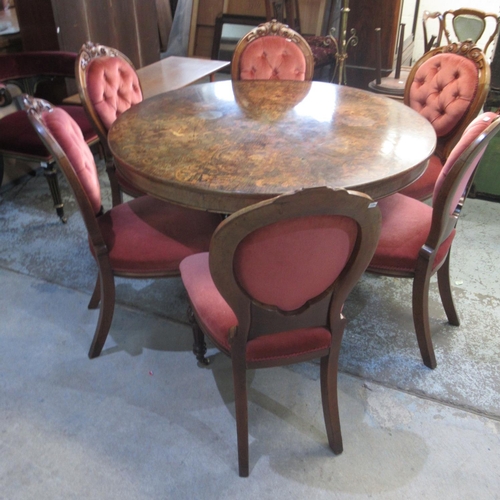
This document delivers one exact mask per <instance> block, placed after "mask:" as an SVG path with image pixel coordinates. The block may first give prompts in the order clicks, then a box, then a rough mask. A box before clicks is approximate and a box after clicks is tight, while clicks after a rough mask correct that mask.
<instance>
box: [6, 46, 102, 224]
mask: <svg viewBox="0 0 500 500" xmlns="http://www.w3.org/2000/svg"><path fill="white" fill-rule="evenodd" d="M75 60H76V54H75V53H73V52H23V53H20V54H15V53H13V54H1V55H0V82H1V83H0V108H2V107H4V109H7V107H8V109H9V112H8V113H6V114H5V115H4V116H2V117H1V118H0V184H1V182H2V178H3V172H4V161H5V159H14V160H20V161H25V162H34V163H38V164H39V165H40V166H41V167H43V168H44V175H45V178H46V180H47V183H48V185H49V189H50V193H51V195H52V200H53V202H54V208H55V209H56V212H57V215H58V216H59V217H60V219H61V220H62V221H63V222H66V217H65V215H64V204H63V201H62V198H61V193H60V191H59V182H58V180H57V171H56V170H55V169H54V165H55V159H54V157H53V156H52V154H51V153H50V152H49V151H48V150H47V148H46V147H45V146H44V145H43V143H42V141H41V140H40V139H39V137H38V136H37V134H36V132H35V130H34V129H33V127H32V126H31V125H30V122H29V120H28V117H27V116H26V113H25V112H24V111H22V109H21V108H22V104H21V103H20V101H19V97H20V96H21V94H22V93H27V94H30V95H36V96H40V97H42V96H43V97H46V98H51V99H56V98H58V99H59V98H60V99H61V100H62V98H63V97H65V96H66V95H67V89H66V79H67V78H70V79H72V80H74V78H75ZM15 94H18V95H17V96H16V95H15ZM63 108H64V109H65V110H66V111H67V112H68V113H69V114H70V115H71V116H72V117H73V119H74V120H75V121H76V122H77V123H78V125H79V127H80V128H81V129H82V132H83V136H84V138H85V141H86V142H87V143H88V144H89V145H94V144H97V143H98V142H99V138H98V136H97V134H96V132H95V130H94V128H93V127H92V125H91V123H90V122H89V120H88V119H87V116H86V114H85V111H84V110H83V108H82V107H81V106H63ZM0 110H1V109H0Z"/></svg>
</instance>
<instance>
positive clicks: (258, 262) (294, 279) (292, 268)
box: [234, 215, 358, 311]
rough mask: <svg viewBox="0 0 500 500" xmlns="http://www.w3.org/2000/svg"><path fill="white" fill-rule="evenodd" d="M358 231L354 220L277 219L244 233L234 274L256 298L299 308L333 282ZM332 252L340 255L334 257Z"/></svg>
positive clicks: (321, 217) (332, 217)
mask: <svg viewBox="0 0 500 500" xmlns="http://www.w3.org/2000/svg"><path fill="white" fill-rule="evenodd" d="M357 236H358V226H357V224H356V222H355V221H354V220H353V219H349V218H347V217H343V216H338V215H330V216H326V215H319V216H309V217H301V218H297V219H289V220H286V221H283V222H276V223H274V224H271V225H269V226H265V227H263V228H261V229H257V230H256V231H255V232H253V233H252V234H250V235H248V236H247V237H246V238H244V239H243V240H242V241H241V243H240V244H239V245H238V247H237V249H236V252H235V257H234V274H235V277H236V280H237V281H238V282H239V283H240V285H241V287H242V289H243V290H244V291H245V292H246V293H247V294H248V295H249V296H250V297H253V298H254V299H255V300H257V301H259V302H261V303H262V304H266V305H269V306H274V307H277V308H279V309H281V310H283V311H293V310H296V309H299V308H300V307H302V306H304V305H305V304H306V303H307V302H308V301H310V300H313V299H315V298H316V297H318V296H319V295H321V294H322V293H323V292H324V291H325V290H326V289H328V288H329V287H330V286H332V285H333V283H334V282H335V280H336V279H337V278H338V276H339V274H340V272H341V271H342V269H344V267H345V265H346V263H347V261H348V260H349V258H350V256H351V255H352V250H353V248H354V243H355V242H356V239H357ZM332 252H333V253H334V254H335V258H334V259H333V258H331V256H332Z"/></svg>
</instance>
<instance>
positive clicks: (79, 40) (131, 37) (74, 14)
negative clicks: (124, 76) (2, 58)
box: [16, 0, 160, 68]
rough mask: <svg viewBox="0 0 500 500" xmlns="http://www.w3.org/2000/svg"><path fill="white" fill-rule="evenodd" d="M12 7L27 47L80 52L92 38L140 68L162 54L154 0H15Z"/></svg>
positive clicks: (24, 44) (28, 48)
mask: <svg viewBox="0 0 500 500" xmlns="http://www.w3.org/2000/svg"><path fill="white" fill-rule="evenodd" d="M16 10H17V12H18V16H19V14H20V16H19V26H20V30H21V36H22V37H23V46H24V49H25V50H66V51H72V52H78V51H79V50H80V47H81V46H82V44H83V43H85V42H86V41H87V40H92V41H93V42H97V43H102V44H105V45H109V46H111V47H115V48H117V49H119V50H121V51H122V52H123V53H125V54H126V55H127V56H128V57H130V59H131V60H132V62H133V63H134V64H135V65H136V67H138V68H140V67H142V66H145V65H147V64H150V63H152V62H155V61H158V60H159V59H160V42H159V34H158V20H157V15H156V4H155V0H119V1H115V0H71V1H68V0H36V1H33V0H16ZM58 31H59V32H58Z"/></svg>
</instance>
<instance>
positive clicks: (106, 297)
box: [89, 267, 115, 359]
mask: <svg viewBox="0 0 500 500" xmlns="http://www.w3.org/2000/svg"><path fill="white" fill-rule="evenodd" d="M99 277H100V280H99V281H100V289H101V292H100V295H101V309H100V311H99V320H98V322H97V327H96V330H95V333H94V338H93V339H92V344H91V345H90V349H89V358H90V359H92V358H96V357H97V356H99V355H100V354H101V351H102V348H103V347H104V343H105V342H106V338H107V336H108V332H109V329H110V327H111V321H112V320H113V313H114V310H115V280H114V277H113V274H112V273H111V271H110V270H109V269H104V270H103V269H102V267H101V269H100V271H99Z"/></svg>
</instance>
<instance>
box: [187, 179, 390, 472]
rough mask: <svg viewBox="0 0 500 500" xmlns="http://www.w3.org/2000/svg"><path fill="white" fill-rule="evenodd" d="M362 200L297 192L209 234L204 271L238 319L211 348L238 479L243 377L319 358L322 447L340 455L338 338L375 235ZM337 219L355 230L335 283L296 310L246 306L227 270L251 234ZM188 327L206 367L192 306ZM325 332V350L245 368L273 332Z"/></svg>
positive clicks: (374, 222)
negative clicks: (219, 357)
mask: <svg viewBox="0 0 500 500" xmlns="http://www.w3.org/2000/svg"><path fill="white" fill-rule="evenodd" d="M376 205H377V204H376V203H375V202H373V201H372V200H371V198H369V197H368V196H367V195H364V194H362V193H357V192H350V191H345V190H332V189H330V188H326V187H320V188H312V189H307V190H303V191H299V192H297V193H295V194H293V195H283V196H279V197H277V198H274V199H272V200H266V201H263V202H260V203H258V204H256V205H253V206H251V207H248V208H245V209H243V210H240V211H239V212H236V213H234V214H233V215H231V216H230V217H229V218H227V219H226V220H225V221H224V222H223V223H222V224H221V225H220V226H219V227H218V229H217V230H216V231H215V233H214V236H213V238H212V244H211V248H210V258H209V265H210V272H211V275H212V278H213V281H214V283H215V285H216V286H217V289H218V290H219V292H220V293H221V295H222V296H223V297H224V299H225V300H226V301H227V303H228V305H229V306H230V307H231V309H232V310H233V311H234V313H235V314H236V317H237V319H238V326H237V327H235V328H233V329H231V331H230V332H229V338H230V344H231V349H230V351H227V349H226V348H225V347H224V346H222V345H220V344H219V343H218V342H217V341H216V340H214V339H212V340H213V341H214V343H215V345H216V346H217V347H218V348H219V349H220V350H221V351H222V352H224V353H225V354H226V355H228V356H230V357H231V360H232V368H233V379H234V393H235V403H236V424H237V438H238V461H239V473H240V476H248V473H249V450H248V409H247V388H246V370H247V369H252V368H266V367H271V366H280V365H283V364H289V363H297V362H302V361H306V360H310V359H315V358H321V395H322V401H323V412H324V417H325V425H326V429H327V435H328V441H329V444H330V447H331V449H332V450H333V452H334V453H335V454H338V453H341V452H342V449H343V446H342V436H341V433H340V421H339V414H338V401H337V371H338V356H339V351H340V344H341V339H342V335H343V331H344V326H345V322H346V320H345V318H344V316H343V315H342V307H343V304H344V302H345V300H346V298H347V296H348V295H349V293H350V291H351V290H352V288H353V287H354V285H355V284H356V283H357V282H358V280H359V278H360V277H361V275H362V274H363V272H364V270H365V269H366V266H367V265H368V263H369V261H370V259H371V256H372V255H373V252H374V250H375V246H376V243H377V240H378V237H379V232H380V220H381V219H380V211H379V209H378V207H377V206H376ZM318 215H341V216H346V217H349V218H352V219H354V220H355V221H356V223H357V225H358V229H359V231H358V238H357V241H356V243H355V245H354V250H353V253H352V255H351V257H350V259H349V261H348V263H347V264H346V266H345V267H344V270H343V271H342V272H341V274H340V276H339V277H338V278H337V280H336V281H335V282H334V283H333V285H331V286H330V287H329V288H328V289H327V290H325V291H324V292H323V293H322V294H320V295H319V296H317V297H316V298H314V299H311V300H310V301H309V302H308V303H306V304H305V305H304V306H302V307H301V308H299V309H298V310H295V311H287V312H284V311H281V310H279V309H278V308H277V307H276V306H270V305H266V304H261V303H260V302H258V301H256V300H254V299H252V298H251V297H250V296H249V295H248V294H247V293H246V292H245V291H244V290H243V289H242V288H241V286H240V285H239V283H238V281H237V279H236V278H235V275H234V271H233V262H234V255H235V252H236V249H237V248H238V245H239V244H240V242H241V241H242V240H243V239H244V238H245V237H246V236H247V235H249V234H251V233H253V232H254V231H256V230H258V229H259V228H262V227H265V226H267V225H270V224H273V223H276V222H279V221H284V220H287V219H293V218H297V217H304V216H318ZM189 317H190V321H191V323H192V325H193V334H194V339H195V343H194V348H193V351H194V353H195V355H196V357H197V359H198V361H200V363H202V364H207V363H208V361H207V359H206V358H205V353H206V346H205V342H204V334H207V335H209V331H208V329H207V327H206V326H205V324H204V322H203V318H201V317H199V316H198V314H197V312H196V310H194V307H192V306H191V308H190V311H189ZM318 326H321V327H325V328H328V329H329V330H330V332H331V334H332V340H331V346H330V348H329V349H325V350H324V351H321V352H318V351H315V352H314V353H304V354H302V355H301V356H294V357H293V358H292V359H291V360H286V361H285V360H283V359H281V360H274V359H268V360H265V361H257V362H249V361H248V360H247V358H246V346H247V342H248V340H251V339H255V338H256V337H260V336H263V335H269V334H272V333H276V332H281V331H287V330H293V329H298V328H307V327H318Z"/></svg>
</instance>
